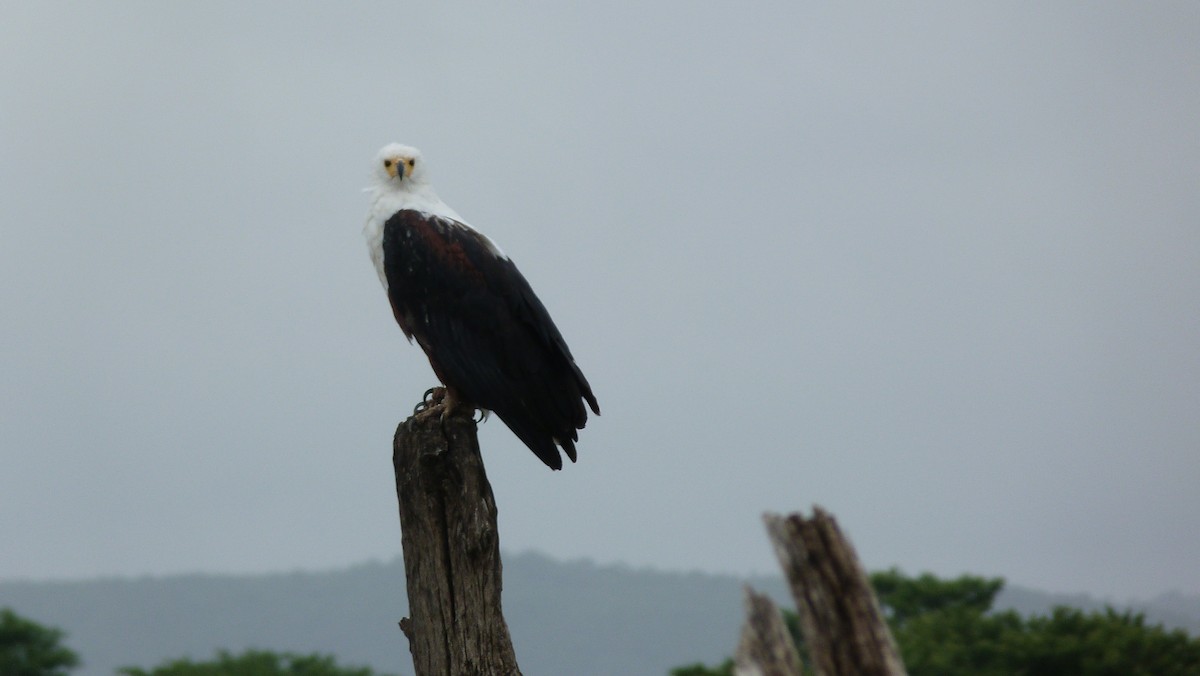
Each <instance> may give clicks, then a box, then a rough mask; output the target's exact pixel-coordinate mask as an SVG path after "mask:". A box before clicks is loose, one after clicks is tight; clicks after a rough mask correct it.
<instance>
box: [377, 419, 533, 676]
mask: <svg viewBox="0 0 1200 676" xmlns="http://www.w3.org/2000/svg"><path fill="white" fill-rule="evenodd" d="M392 465H393V467H394V469H395V472H396V495H397V497H398V499H399V502H400V530H401V542H402V544H403V547H404V572H405V577H406V578H407V585H408V606H409V615H410V617H407V618H404V619H403V620H401V621H400V628H401V629H402V630H403V631H404V634H405V636H407V637H408V641H409V651H410V652H411V653H412V658H413V666H414V668H415V669H416V676H475V675H481V676H482V675H487V676H491V675H496V676H511V675H513V674H518V675H519V674H520V673H521V671H520V669H519V668H518V667H517V658H516V655H515V654H514V652H513V647H512V640H511V638H510V637H509V634H508V625H507V624H506V623H505V621H504V615H503V614H502V613H501V609H500V590H501V587H502V582H501V564H500V538H499V535H498V533H497V530H496V501H495V499H494V498H493V496H492V487H491V485H490V484H488V480H487V475H486V474H485V472H484V469H483V459H482V457H480V454H479V439H478V437H477V436H476V429H475V422H474V421H473V420H472V419H471V417H470V414H469V413H466V414H465V415H455V416H452V417H448V418H446V419H445V421H442V420H440V419H439V416H438V415H431V416H424V417H423V419H417V418H415V417H414V418H409V419H408V420H406V421H404V422H403V423H401V424H400V426H399V427H398V428H397V429H396V437H395V440H394V444H393V452H392Z"/></svg>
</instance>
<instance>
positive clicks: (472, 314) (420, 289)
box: [363, 143, 600, 469]
mask: <svg viewBox="0 0 1200 676" xmlns="http://www.w3.org/2000/svg"><path fill="white" fill-rule="evenodd" d="M372 176H373V181H372V184H373V185H372V187H371V188H370V190H369V192H370V193H371V212H370V216H369V217H368V218H367V225H366V228H364V230H363V234H364V235H365V236H366V238H367V247H368V248H369V249H370V252H371V260H372V261H373V262H374V263H375V269H376V271H377V272H378V273H379V280H380V281H381V282H383V288H384V289H385V290H386V291H387V296H388V300H389V301H390V302H391V304H392V313H393V314H394V315H395V317H396V322H397V323H398V324H399V325H400V328H401V330H403V331H404V335H405V336H407V337H408V340H409V342H412V340H413V339H414V338H415V339H416V341H417V344H418V345H420V346H421V349H423V350H424V351H425V355H426V356H427V357H429V364H430V366H432V367H433V372H434V373H435V374H436V375H437V377H438V379H439V380H440V381H441V382H442V384H444V385H445V386H446V392H445V397H444V399H443V400H442V404H441V413H442V415H443V416H445V415H446V414H448V413H449V412H451V411H453V410H454V409H456V408H458V407H470V408H472V409H474V408H479V409H482V410H483V411H484V412H485V413H486V412H487V411H491V412H493V413H495V414H496V415H497V416H499V418H500V419H501V420H503V421H504V424H506V425H508V427H509V429H511V430H512V431H513V433H514V434H516V435H517V437H519V438H520V439H521V441H523V442H525V445H526V446H528V447H529V448H530V450H532V451H533V452H534V453H535V454H536V455H537V457H538V458H540V459H541V460H542V462H544V463H546V464H547V465H548V466H550V468H551V469H562V456H560V455H559V451H558V446H561V447H562V449H563V451H565V452H566V454H567V457H568V458H570V459H571V462H575V442H576V441H578V440H579V432H578V430H580V429H582V428H583V426H584V424H585V423H586V422H587V411H586V410H585V409H584V406H583V404H584V402H585V401H586V402H587V405H588V406H589V407H591V409H592V411H593V412H595V413H596V414H597V415H599V414H600V406H599V405H598V404H597V403H596V397H595V396H594V395H593V394H592V388H591V386H590V385H588V381H587V379H586V378H584V376H583V372H582V371H580V370H579V367H578V366H577V365H576V364H575V359H574V358H573V357H572V356H571V350H570V349H569V348H568V347H567V343H566V341H564V340H563V337H562V334H560V333H559V331H558V327H556V326H555V325H554V320H552V319H551V318H550V313H549V312H547V311H546V306H545V305H543V304H542V301H540V300H538V297H537V296H536V295H535V294H534V293H533V289H532V288H531V287H530V286H529V282H527V281H525V277H524V275H522V274H521V271H520V270H518V269H517V266H516V265H515V264H514V263H513V262H512V259H510V258H509V257H508V256H506V255H505V254H504V252H503V251H501V250H500V248H499V247H498V246H496V245H495V243H493V242H492V240H490V239H488V238H487V236H486V235H484V234H483V233H481V232H479V231H477V230H475V229H474V228H472V227H471V226H469V225H467V223H466V222H465V221H464V220H463V219H462V218H461V217H460V216H459V215H458V214H457V213H455V212H454V210H453V209H451V208H450V207H448V206H446V204H445V203H444V202H442V200H440V199H438V196H437V194H436V193H434V191H433V186H431V185H430V183H429V176H428V173H427V171H426V167H425V160H424V159H423V158H422V157H421V152H420V151H419V150H417V149H416V148H412V147H410V146H405V145H401V144H399V143H392V144H389V145H386V146H384V147H383V149H382V150H380V151H379V155H378V157H376V159H375V166H374V170H373V173H372Z"/></svg>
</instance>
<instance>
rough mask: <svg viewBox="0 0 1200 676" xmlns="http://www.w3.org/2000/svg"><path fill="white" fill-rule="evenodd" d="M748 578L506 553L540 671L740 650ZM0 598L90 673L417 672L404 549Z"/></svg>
mask: <svg viewBox="0 0 1200 676" xmlns="http://www.w3.org/2000/svg"><path fill="white" fill-rule="evenodd" d="M746 583H749V584H751V585H753V586H755V587H756V588H758V589H760V590H763V591H766V592H768V593H771V594H772V595H773V596H775V597H776V598H777V599H780V600H782V601H785V602H786V598H787V596H786V590H785V588H784V585H783V582H782V580H781V579H780V578H777V577H764V578H754V579H743V578H737V577H734V576H729V575H709V574H704V573H695V572H693V573H681V572H664V571H658V570H651V569H637V568H631V567H628V566H621V565H597V564H594V563H591V562H588V561H570V562H559V561H555V560H553V559H550V558H548V557H546V556H543V555H540V554H532V553H525V554H510V555H508V556H507V557H506V559H505V568H504V585H505V589H504V611H505V616H506V618H507V619H508V622H509V628H510V630H511V632H512V635H513V641H514V644H515V647H516V651H517V656H518V659H519V660H520V663H521V667H522V670H523V671H524V672H525V673H526V674H529V675H530V676H538V675H539V674H561V673H572V674H579V675H581V676H587V675H589V674H596V675H599V674H606V675H607V674H613V673H625V674H647V675H662V674H665V673H666V670H667V669H668V668H669V667H672V666H676V665H679V664H682V663H688V662H694V661H706V662H716V661H718V660H720V659H722V658H723V657H724V656H726V655H728V654H729V653H731V652H732V650H733V648H734V645H735V643H736V639H737V631H738V626H739V624H740V621H741V587H742V585H743V584H746ZM1105 603H1106V602H1105V601H1102V600H1097V599H1095V598H1093V597H1090V596H1086V595H1062V594H1048V593H1043V592H1038V591H1034V590H1030V589H1025V588H1021V587H1009V588H1006V589H1005V590H1004V592H1003V593H1002V594H1001V596H1000V599H999V601H998V603H997V605H998V607H1000V608H1014V609H1016V610H1019V611H1020V612H1023V613H1041V612H1045V611H1046V610H1047V609H1049V608H1050V607H1052V606H1054V605H1071V606H1075V607H1079V608H1084V609H1100V608H1103V607H1104V605H1105ZM1113 605H1115V604H1113ZM1130 605H1131V607H1133V608H1134V609H1135V610H1138V611H1140V612H1145V613H1146V615H1147V619H1148V620H1149V621H1150V622H1152V623H1162V624H1165V625H1167V626H1170V627H1179V628H1184V629H1187V630H1188V631H1190V632H1192V633H1193V634H1198V633H1200V596H1185V595H1182V594H1164V595H1161V596H1159V597H1157V598H1155V599H1152V600H1150V601H1147V602H1144V603H1134V604H1130ZM0 606H11V607H13V608H14V609H15V610H16V611H17V612H19V613H21V614H23V615H25V616H27V617H30V618H32V619H35V620H37V621H39V622H42V623H45V624H50V625H54V626H58V627H61V628H62V629H64V630H65V631H66V632H67V634H68V636H67V644H68V645H69V646H70V647H72V648H73V649H74V650H76V651H78V652H79V653H80V655H81V656H82V657H83V660H84V667H83V669H81V670H80V671H79V673H80V674H82V675H83V676H99V675H102V674H103V675H108V674H111V673H112V671H113V669H115V668H116V667H118V666H122V665H131V664H136V665H139V666H149V665H151V664H155V663H157V662H159V661H161V660H162V659H165V658H168V657H180V656H184V655H190V656H193V657H199V658H203V657H207V656H209V655H211V654H213V652H214V651H215V650H217V649H218V648H227V649H230V650H234V651H237V650H240V649H242V648H246V647H261V648H269V649H274V650H290V651H295V652H302V653H308V652H314V651H316V652H326V653H332V654H335V655H337V657H338V659H339V661H340V662H342V663H345V664H369V665H371V666H373V667H375V668H376V669H378V670H381V671H384V672H387V673H409V666H408V665H409V657H408V645H407V642H406V641H405V639H404V637H403V636H402V635H401V633H400V630H399V628H398V627H397V625H396V623H397V621H398V620H399V619H400V617H402V616H403V615H404V614H405V612H406V608H407V603H406V599H405V593H404V570H403V565H402V563H401V562H400V561H399V560H395V561H392V562H388V563H379V562H372V563H364V564H359V565H355V566H351V567H349V568H345V569H341V570H333V571H326V572H293V573H274V574H264V575H244V576H242V575H177V576H168V577H141V578H116V579H97V580H84V581H71V582H19V581H18V582H0ZM788 606H789V607H790V603H789V604H788Z"/></svg>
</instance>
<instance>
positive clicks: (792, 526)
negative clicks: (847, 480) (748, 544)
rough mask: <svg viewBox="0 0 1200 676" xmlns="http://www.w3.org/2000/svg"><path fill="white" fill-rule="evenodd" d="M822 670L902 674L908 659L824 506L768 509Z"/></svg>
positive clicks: (831, 675)
mask: <svg viewBox="0 0 1200 676" xmlns="http://www.w3.org/2000/svg"><path fill="white" fill-rule="evenodd" d="M763 520H764V521H765V522H766V524H767V533H768V535H769V536H770V538H771V544H772V545H774V547H775V554H776V556H778V558H779V563H780V565H781V566H782V567H783V572H784V575H786V576H787V579H788V583H789V584H790V585H791V588H792V596H793V597H795V599H796V610H797V611H799V615H800V629H801V632H802V633H803V634H804V644H805V646H806V647H807V648H808V654H809V657H810V659H811V660H812V666H813V668H814V669H815V670H816V672H817V674H818V676H857V675H861V676H903V675H904V674H905V671H904V663H903V662H902V661H901V660H900V653H899V651H898V650H897V649H896V642H895V641H894V640H893V639H892V633H891V631H889V630H888V626H887V622H886V620H885V619H884V617H883V611H882V610H880V607H879V601H878V599H876V598H875V591H874V590H873V589H872V588H871V582H870V580H869V579H868V578H867V573H866V571H865V570H863V567H862V564H861V563H859V560H858V555H857V554H856V553H855V552H854V547H853V546H852V545H851V544H850V541H849V540H847V539H846V537H845V536H843V535H842V532H841V530H840V529H839V528H838V526H837V522H836V521H834V519H833V517H832V516H830V515H829V514H827V513H826V512H825V511H824V510H822V509H821V508H820V507H814V508H813V518H811V519H806V518H804V517H803V516H801V515H800V514H792V515H790V516H788V517H782V516H779V515H777V514H766V515H764V516H763Z"/></svg>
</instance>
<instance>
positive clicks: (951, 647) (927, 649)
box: [671, 569, 1200, 676]
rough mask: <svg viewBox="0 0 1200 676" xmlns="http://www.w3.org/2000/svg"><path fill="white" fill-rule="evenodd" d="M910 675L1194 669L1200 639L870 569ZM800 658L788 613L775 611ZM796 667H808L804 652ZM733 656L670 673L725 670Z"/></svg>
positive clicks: (1106, 615) (1169, 673) (727, 674)
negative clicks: (1025, 612) (1043, 611)
mask: <svg viewBox="0 0 1200 676" xmlns="http://www.w3.org/2000/svg"><path fill="white" fill-rule="evenodd" d="M871 584H872V585H873V586H874V588H875V592H876V594H877V595H878V597H879V602H880V604H881V605H882V606H883V609H884V613H885V614H886V615H887V617H888V623H889V625H890V626H891V630H892V635H893V636H894V637H895V639H896V643H897V646H898V647H899V649H900V654H901V656H902V657H903V659H904V664H905V666H906V668H907V670H908V673H909V675H910V676H1011V675H1012V674H1020V675H1021V676H1062V675H1063V674H1071V675H1073V676H1116V675H1118V674H1120V675H1122V676H1197V675H1200V639H1196V638H1193V637H1191V636H1189V635H1188V634H1187V633H1186V632H1184V631H1182V630H1175V631H1168V630H1166V629H1164V628H1163V627H1162V626H1160V625H1147V623H1146V621H1145V617H1144V616H1143V615H1141V614H1140V613H1133V612H1130V611H1124V612H1118V611H1116V610H1114V609H1112V608H1106V609H1105V610H1103V611H1101V612H1095V611H1093V612H1085V611H1082V610H1078V609H1075V608H1069V607H1066V606H1058V607H1055V608H1054V609H1053V610H1051V612H1050V613H1049V614H1048V615H1037V616H1031V617H1023V616H1021V615H1020V614H1018V613H1017V612H1015V611H1012V610H1008V611H1003V612H993V611H992V605H993V604H994V603H995V600H996V595H997V594H998V593H999V592H1000V590H1001V589H1002V588H1003V587H1004V580H1003V579H1001V578H983V577H975V576H970V575H964V576H962V577H959V578H956V579H952V580H943V579H940V578H938V577H935V576H933V575H930V574H925V575H921V576H919V577H909V576H907V575H904V574H903V573H901V572H900V571H898V570H896V569H892V570H888V571H885V572H880V573H874V574H872V575H871ZM784 615H785V619H786V621H787V624H788V628H789V630H790V632H791V634H792V640H794V641H795V642H796V644H797V647H798V648H799V650H800V654H801V658H802V660H803V659H805V657H804V656H805V652H804V645H803V641H802V640H801V638H800V630H799V626H798V621H797V617H796V615H795V613H791V612H787V611H785V613H784ZM805 669H806V671H805V673H806V674H809V673H812V671H811V669H809V667H808V664H807V660H805ZM733 673H734V672H733V660H732V659H730V660H727V661H726V662H724V663H723V664H720V665H717V666H705V665H703V664H693V665H690V666H681V667H678V668H676V669H673V670H672V671H671V676H733Z"/></svg>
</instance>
